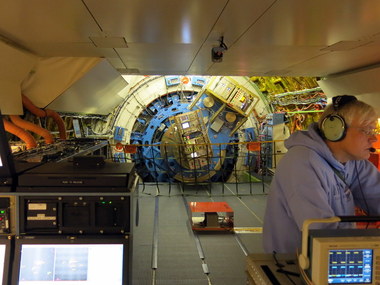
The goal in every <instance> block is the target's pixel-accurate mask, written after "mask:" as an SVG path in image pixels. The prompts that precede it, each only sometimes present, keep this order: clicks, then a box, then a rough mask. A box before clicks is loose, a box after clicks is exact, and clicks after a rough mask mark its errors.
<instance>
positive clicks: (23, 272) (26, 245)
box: [12, 236, 131, 285]
mask: <svg viewBox="0 0 380 285" xmlns="http://www.w3.org/2000/svg"><path fill="white" fill-rule="evenodd" d="M129 266H130V265H129V239H128V236H112V237H110V236H87V237H84V236H79V237H60V236H45V237H44V236H24V237H17V238H16V240H15V254H14V264H13V273H12V284H18V285H29V284H39V285H50V284H53V285H76V284H78V285H79V284H80V285H82V284H83V285H85V284H87V285H89V284H91V285H104V284H113V285H124V284H130V283H129V282H130V273H131V272H130V268H129Z"/></svg>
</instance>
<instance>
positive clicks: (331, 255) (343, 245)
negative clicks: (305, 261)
mask: <svg viewBox="0 0 380 285" xmlns="http://www.w3.org/2000/svg"><path fill="white" fill-rule="evenodd" d="M310 250H311V251H310V256H311V264H310V272H309V276H310V277H311V280H312V281H313V284H315V285H322V284H323V285H325V284H379V279H378V278H379V276H380V236H366V235H363V236H335V237H331V236H330V237H314V238H313V239H312V240H311V248H310Z"/></svg>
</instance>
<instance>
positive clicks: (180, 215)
mask: <svg viewBox="0 0 380 285" xmlns="http://www.w3.org/2000/svg"><path fill="white" fill-rule="evenodd" d="M138 191H139V193H138V197H139V199H138V203H137V205H138V206H137V207H136V208H137V209H138V212H139V214H138V215H137V217H135V218H136V219H135V221H136V222H137V223H138V225H137V226H135V227H134V229H133V258H132V267H133V270H132V280H133V282H132V284H133V285H148V284H162V285H170V284H173V285H174V284H175V285H179V284H212V285H223V284H225V285H231V284H234V285H239V284H241V285H243V284H247V283H246V282H247V275H246V272H245V268H246V262H247V255H248V254H251V253H263V248H262V232H261V230H262V225H263V216H264V211H265V205H266V197H267V196H266V193H267V191H268V187H267V185H266V184H262V183H257V184H239V185H238V187H237V185H235V184H215V183H214V184H210V185H197V186H186V187H185V188H182V187H181V184H176V185H173V184H171V185H169V184H156V183H153V184H145V185H139V190H138ZM237 193H238V194H237ZM188 202H226V203H228V205H229V206H230V207H231V208H232V209H233V210H234V226H235V229H236V230H235V232H207V231H202V232H199V231H197V232H195V231H193V230H192V228H191V223H190V218H189V213H190V210H189V206H188Z"/></svg>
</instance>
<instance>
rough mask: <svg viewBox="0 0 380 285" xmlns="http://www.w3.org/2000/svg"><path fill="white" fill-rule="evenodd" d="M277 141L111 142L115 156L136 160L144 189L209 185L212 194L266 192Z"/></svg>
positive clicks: (182, 189) (185, 190) (117, 158)
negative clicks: (207, 142) (129, 143)
mask: <svg viewBox="0 0 380 285" xmlns="http://www.w3.org/2000/svg"><path fill="white" fill-rule="evenodd" d="M275 143H276V141H265V142H262V141H260V142H243V143H220V144H207V145H206V144H188V145H186V144H169V143H165V144H154V145H151V144H146V145H137V144H134V145H122V144H117V145H111V146H112V147H113V150H114V152H113V160H114V161H117V162H134V163H135V167H136V170H137V173H138V175H139V176H140V183H141V184H142V185H143V191H144V189H145V186H146V185H151V184H154V185H156V187H157V189H158V191H160V185H165V187H166V188H168V189H169V195H170V194H171V189H172V186H173V185H176V186H178V185H179V186H180V189H181V191H182V194H185V193H186V192H187V190H189V191H191V190H194V189H195V190H196V191H197V190H199V189H206V190H207V191H208V192H209V193H210V195H216V194H220V195H225V194H226V193H225V190H226V189H228V192H229V193H230V192H232V193H234V194H235V195H238V196H239V195H252V194H263V193H264V194H265V193H267V190H268V185H269V182H270V180H271V177H272V175H273V173H274V169H275V168H276V164H277V161H278V159H276V157H277V156H279V155H282V154H276V153H274V152H273V151H272V150H273V149H275Z"/></svg>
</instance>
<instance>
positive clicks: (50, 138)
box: [9, 115, 54, 144]
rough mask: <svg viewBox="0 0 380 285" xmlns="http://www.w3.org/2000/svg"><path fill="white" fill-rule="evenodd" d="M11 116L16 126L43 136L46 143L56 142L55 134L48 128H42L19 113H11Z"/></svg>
mask: <svg viewBox="0 0 380 285" xmlns="http://www.w3.org/2000/svg"><path fill="white" fill-rule="evenodd" d="M9 118H10V119H11V121H12V123H14V124H15V125H16V126H18V127H20V128H23V129H26V130H29V131H31V132H34V133H36V134H39V135H40V136H42V137H43V138H44V139H45V143H47V144H52V143H53V142H54V138H53V135H52V134H51V133H50V132H49V131H48V130H45V129H44V128H41V127H40V126H37V125H35V124H33V123H31V122H28V121H25V120H23V119H21V118H20V117H19V116H17V115H9Z"/></svg>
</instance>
